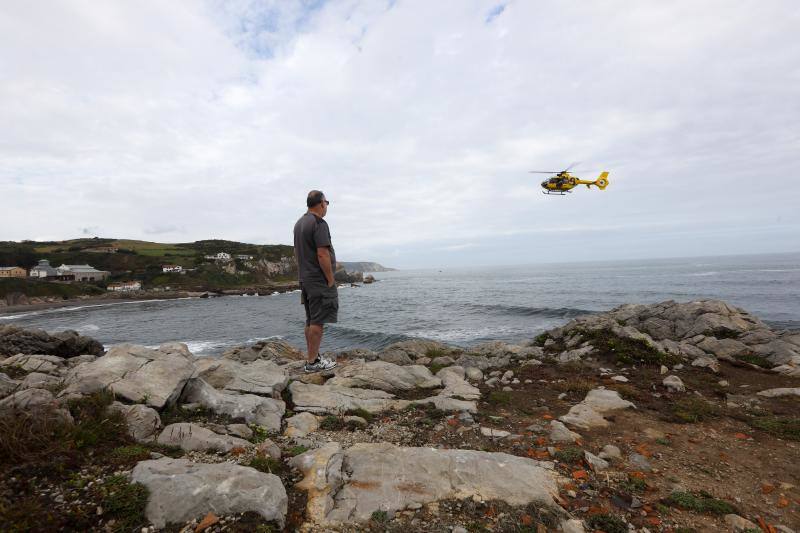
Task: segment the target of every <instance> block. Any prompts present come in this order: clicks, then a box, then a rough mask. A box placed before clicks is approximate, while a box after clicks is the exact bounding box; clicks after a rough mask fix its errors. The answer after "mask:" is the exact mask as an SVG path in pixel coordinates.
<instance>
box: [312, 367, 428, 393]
mask: <svg viewBox="0 0 800 533" xmlns="http://www.w3.org/2000/svg"><path fill="white" fill-rule="evenodd" d="M335 372H336V375H335V376H334V377H333V378H331V379H330V380H328V382H327V385H339V386H342V387H357V388H358V387H360V388H365V389H379V390H384V391H388V392H394V391H409V390H414V389H433V388H436V387H441V386H442V380H441V379H439V378H437V377H434V376H433V374H431V372H430V370H428V369H427V368H425V367H424V366H421V365H407V366H399V365H395V364H392V363H387V362H385V361H371V362H364V360H361V359H356V360H354V361H352V362H350V363H347V364H344V365H342V366H341V367H339V368H337V369H336V370H335Z"/></svg>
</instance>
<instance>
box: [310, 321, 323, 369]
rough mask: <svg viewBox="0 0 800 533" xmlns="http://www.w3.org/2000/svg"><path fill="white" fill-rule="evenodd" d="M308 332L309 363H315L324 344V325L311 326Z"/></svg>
mask: <svg viewBox="0 0 800 533" xmlns="http://www.w3.org/2000/svg"><path fill="white" fill-rule="evenodd" d="M306 330H307V331H308V334H307V335H308V336H307V338H308V362H309V363H313V362H314V360H315V359H316V358H317V355H319V346H320V344H322V324H311V325H310V326H308V327H307V328H306Z"/></svg>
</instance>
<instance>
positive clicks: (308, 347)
mask: <svg viewBox="0 0 800 533" xmlns="http://www.w3.org/2000/svg"><path fill="white" fill-rule="evenodd" d="M310 332H311V326H309V325H306V327H305V334H306V359H308V356H309V354H311V335H310ZM312 361H314V360H313V359H308V362H312Z"/></svg>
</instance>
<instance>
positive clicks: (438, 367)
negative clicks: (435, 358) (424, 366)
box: [428, 363, 448, 375]
mask: <svg viewBox="0 0 800 533" xmlns="http://www.w3.org/2000/svg"><path fill="white" fill-rule="evenodd" d="M447 366H448V365H440V364H438V363H436V364H434V363H431V364H429V365H428V369H429V370H430V371H431V374H433V375H436V373H437V372H438V371H439V370H441V369H443V368H447Z"/></svg>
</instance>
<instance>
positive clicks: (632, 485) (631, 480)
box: [620, 476, 647, 494]
mask: <svg viewBox="0 0 800 533" xmlns="http://www.w3.org/2000/svg"><path fill="white" fill-rule="evenodd" d="M620 488H622V489H623V490H625V491H627V492H636V493H640V494H641V493H643V492H644V491H645V489H646V488H647V483H646V482H645V480H644V479H642V478H640V477H633V476H628V480H627V481H623V482H622V483H620Z"/></svg>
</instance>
